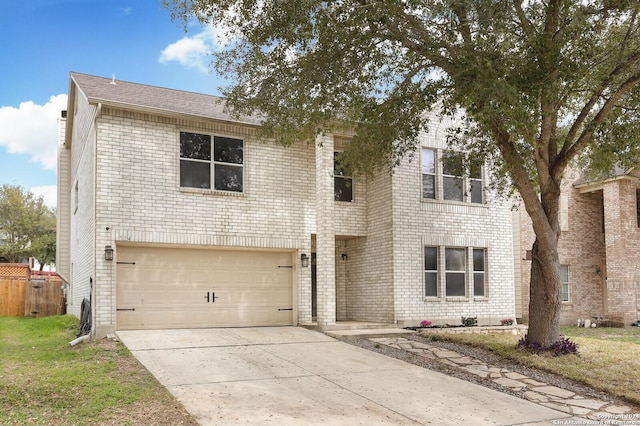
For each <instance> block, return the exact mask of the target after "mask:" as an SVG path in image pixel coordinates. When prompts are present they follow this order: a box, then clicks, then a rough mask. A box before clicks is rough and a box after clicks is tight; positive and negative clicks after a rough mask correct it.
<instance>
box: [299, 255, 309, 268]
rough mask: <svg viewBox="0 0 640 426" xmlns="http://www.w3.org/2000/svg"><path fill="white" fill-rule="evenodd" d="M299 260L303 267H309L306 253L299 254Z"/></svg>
mask: <svg viewBox="0 0 640 426" xmlns="http://www.w3.org/2000/svg"><path fill="white" fill-rule="evenodd" d="M300 261H301V262H302V267H303V268H308V267H309V256H307V254H306V253H302V254H301V255H300Z"/></svg>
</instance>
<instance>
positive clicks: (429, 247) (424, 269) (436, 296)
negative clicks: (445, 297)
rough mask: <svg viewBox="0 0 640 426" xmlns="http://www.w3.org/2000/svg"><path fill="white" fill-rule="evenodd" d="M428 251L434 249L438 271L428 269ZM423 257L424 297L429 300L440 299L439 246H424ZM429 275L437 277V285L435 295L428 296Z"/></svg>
mask: <svg viewBox="0 0 640 426" xmlns="http://www.w3.org/2000/svg"><path fill="white" fill-rule="evenodd" d="M427 249H432V250H434V251H435V254H436V265H435V266H436V269H427V266H428V265H427ZM422 255H423V257H424V259H423V262H422V266H423V279H424V282H423V284H424V285H423V289H424V297H427V298H432V299H433V298H439V297H440V271H439V269H440V268H439V266H440V249H439V247H438V246H423V250H422ZM427 274H435V276H436V280H435V282H436V285H435V295H433V294H428V292H427Z"/></svg>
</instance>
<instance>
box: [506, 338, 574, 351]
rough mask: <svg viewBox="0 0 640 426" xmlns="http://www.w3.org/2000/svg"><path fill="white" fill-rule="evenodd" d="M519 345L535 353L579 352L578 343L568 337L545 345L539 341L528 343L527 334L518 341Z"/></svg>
mask: <svg viewBox="0 0 640 426" xmlns="http://www.w3.org/2000/svg"><path fill="white" fill-rule="evenodd" d="M518 347H519V348H521V349H526V350H528V351H531V352H535V353H542V352H548V353H550V354H552V355H554V356H561V355H569V354H577V353H578V345H577V344H576V343H575V342H572V341H571V340H569V339H567V338H562V339H560V340H558V341H557V342H555V343H553V344H552V345H551V346H548V347H544V346H542V345H541V344H540V343H538V342H531V343H527V336H525V337H523V338H522V339H520V340H519V341H518Z"/></svg>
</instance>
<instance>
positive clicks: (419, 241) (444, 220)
mask: <svg viewBox="0 0 640 426" xmlns="http://www.w3.org/2000/svg"><path fill="white" fill-rule="evenodd" d="M451 124H453V123H451V122H444V123H437V122H434V123H433V125H432V126H431V132H430V133H428V134H425V135H423V136H422V137H421V141H420V142H421V146H423V147H432V148H436V149H439V150H442V149H444V148H445V147H446V143H445V135H446V129H447V127H448V126H450V125H451ZM421 176H422V175H421V168H420V154H419V153H418V155H417V156H416V158H414V159H413V161H409V159H406V160H405V161H404V162H403V163H402V165H401V166H400V167H399V168H397V169H396V170H394V173H393V174H392V175H391V174H380V175H378V176H376V177H375V178H374V179H373V180H371V181H370V182H368V192H367V202H368V205H369V207H370V209H369V216H368V220H369V224H368V235H367V238H366V239H356V240H350V241H347V249H348V253H349V258H348V263H349V267H348V270H349V282H348V287H347V288H348V292H349V294H350V296H351V297H349V298H348V300H349V303H348V312H349V319H353V320H358V319H363V320H365V319H367V320H376V321H381V322H397V323H398V324H399V325H417V324H418V323H419V322H420V321H421V320H423V319H428V320H431V321H433V322H434V323H450V324H459V323H460V317H461V316H463V315H464V316H478V317H479V320H480V321H481V322H482V323H488V324H492V323H493V324H496V323H499V320H500V319H501V318H505V317H511V318H514V317H515V304H514V281H513V267H512V265H513V263H512V232H511V213H510V204H509V203H508V202H507V201H505V200H501V199H498V198H497V197H495V196H494V195H493V194H491V193H490V192H487V194H486V204H484V205H471V204H469V203H458V202H449V201H434V200H423V198H422V180H421V179H422V178H421ZM439 186H440V187H441V186H442V183H441V179H439ZM425 245H438V246H456V247H476V248H486V249H487V256H488V267H487V272H486V276H487V297H485V298H474V297H473V296H470V297H466V298H463V299H451V298H449V299H447V298H444V297H440V298H438V299H436V300H426V299H425V296H424V295H425V293H424V277H423V275H424V273H423V271H424V259H423V247H424V246H425ZM442 261H443V262H444V259H442ZM352 262H353V263H355V265H352ZM468 264H469V268H468V269H470V267H471V266H470V262H468ZM442 268H444V263H443V265H442ZM468 272H469V273H468V274H467V277H468V292H467V293H468V294H472V284H471V280H470V271H468ZM442 278H443V280H442V281H441V286H444V276H442Z"/></svg>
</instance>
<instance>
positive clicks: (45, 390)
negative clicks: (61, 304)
mask: <svg viewBox="0 0 640 426" xmlns="http://www.w3.org/2000/svg"><path fill="white" fill-rule="evenodd" d="M77 329H78V320H77V319H76V318H75V317H72V316H53V317H46V318H38V319H35V318H11V317H0V424H3V425H5V424H6V425H23V424H32V425H91V424H100V425H103V424H137V423H139V422H140V421H143V422H145V420H146V421H147V422H148V421H151V422H154V424H189V425H195V424H197V423H196V422H195V421H193V419H191V417H190V416H189V415H188V414H187V413H186V412H185V411H184V408H182V406H181V405H179V404H178V403H177V402H176V401H175V400H174V398H173V397H172V396H171V394H169V392H168V391H167V390H166V389H165V388H164V387H162V386H161V385H160V384H159V383H158V382H157V381H156V380H155V379H154V378H153V376H152V375H151V374H150V373H149V372H148V371H147V370H146V369H144V367H142V366H141V365H140V364H139V363H138V362H137V361H136V360H135V358H134V357H133V356H132V355H131V353H129V351H128V350H127V349H126V348H125V347H124V345H122V344H121V343H119V342H115V341H109V340H106V339H103V340H99V341H94V342H84V343H81V344H79V345H77V346H73V347H71V346H70V345H69V342H70V341H71V340H73V339H74V338H75V335H74V333H75V331H76V330H77ZM147 422H145V423H147ZM147 424H149V423H147Z"/></svg>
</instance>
